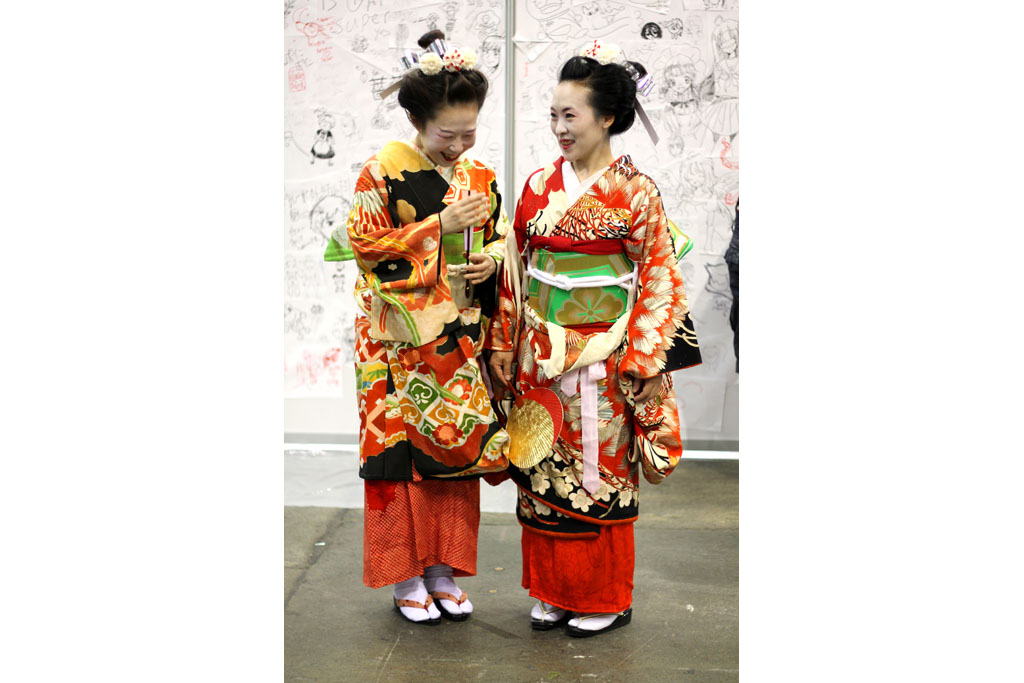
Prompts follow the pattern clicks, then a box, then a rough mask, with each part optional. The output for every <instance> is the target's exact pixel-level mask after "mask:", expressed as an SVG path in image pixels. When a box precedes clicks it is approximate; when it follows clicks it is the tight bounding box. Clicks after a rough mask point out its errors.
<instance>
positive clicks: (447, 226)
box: [441, 192, 491, 235]
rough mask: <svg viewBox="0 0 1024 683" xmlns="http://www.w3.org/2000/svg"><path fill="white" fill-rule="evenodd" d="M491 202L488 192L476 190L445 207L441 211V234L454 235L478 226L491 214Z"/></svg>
mask: <svg viewBox="0 0 1024 683" xmlns="http://www.w3.org/2000/svg"><path fill="white" fill-rule="evenodd" d="M490 207H491V202H490V200H489V199H488V197H487V195H486V194H483V193H482V192H480V193H476V192H474V193H473V194H471V195H470V196H468V197H466V198H465V199H460V200H459V201H457V202H455V203H454V204H451V205H450V206H447V207H445V209H444V211H442V212H441V234H442V235H453V234H455V233H457V232H462V231H463V230H465V229H466V228H469V227H474V228H475V227H476V226H478V225H480V224H481V223H483V222H484V221H486V220H487V218H488V217H489V216H490V213H489V212H488V209H490Z"/></svg>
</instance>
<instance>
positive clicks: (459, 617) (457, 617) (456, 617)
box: [430, 589, 472, 621]
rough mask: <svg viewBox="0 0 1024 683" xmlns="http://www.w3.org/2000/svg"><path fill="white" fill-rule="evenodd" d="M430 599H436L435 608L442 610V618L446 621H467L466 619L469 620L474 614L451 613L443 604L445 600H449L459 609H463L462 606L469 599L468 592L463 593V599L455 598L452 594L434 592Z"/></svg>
mask: <svg viewBox="0 0 1024 683" xmlns="http://www.w3.org/2000/svg"><path fill="white" fill-rule="evenodd" d="M460 590H461V589H460ZM430 597H432V598H433V599H434V606H435V607H437V609H439V610H441V616H442V617H444V618H445V619H450V620H452V621H465V620H466V619H469V615H470V614H472V612H462V611H459V612H449V611H448V609H447V608H445V606H444V602H442V601H443V600H449V601H451V602H454V603H455V604H456V605H458V606H459V607H462V604H463V603H464V602H466V601H467V600H468V598H469V596H468V595H467V594H466V591H462V597H459V598H457V597H455V596H454V595H452V594H451V593H446V592H445V591H434V592H433V593H431V594H430Z"/></svg>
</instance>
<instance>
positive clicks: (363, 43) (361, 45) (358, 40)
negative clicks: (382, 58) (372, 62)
mask: <svg viewBox="0 0 1024 683" xmlns="http://www.w3.org/2000/svg"><path fill="white" fill-rule="evenodd" d="M369 47H370V41H369V40H368V39H367V38H366V36H356V37H355V38H353V39H352V52H355V53H360V52H366V50H367V49H368V48H369Z"/></svg>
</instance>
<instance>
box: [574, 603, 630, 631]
mask: <svg viewBox="0 0 1024 683" xmlns="http://www.w3.org/2000/svg"><path fill="white" fill-rule="evenodd" d="M584 618H585V617H584ZM632 620H633V608H632V607H630V608H629V609H627V610H626V611H625V612H620V613H619V616H617V617H615V620H614V621H612V623H610V624H608V625H607V626H605V627H604V628H599V629H597V630H596V631H586V630H584V629H581V628H579V627H578V626H567V627H566V628H565V632H566V633H568V634H569V635H570V636H573V637H576V638H589V637H590V636H596V635H597V634H598V633H605V632H606V631H611V630H613V629H616V628H619V627H620V626H625V625H626V624H628V623H629V622H630V621H632Z"/></svg>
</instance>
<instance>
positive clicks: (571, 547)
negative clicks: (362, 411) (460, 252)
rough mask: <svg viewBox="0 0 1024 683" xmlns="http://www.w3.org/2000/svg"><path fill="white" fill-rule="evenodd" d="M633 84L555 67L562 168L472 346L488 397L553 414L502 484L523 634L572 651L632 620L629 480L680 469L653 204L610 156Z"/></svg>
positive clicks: (623, 163)
mask: <svg viewBox="0 0 1024 683" xmlns="http://www.w3.org/2000/svg"><path fill="white" fill-rule="evenodd" d="M645 74H646V70H645V69H644V67H643V66H641V65H640V64H638V63H636V62H625V61H624V60H623V59H622V57H621V52H619V51H618V49H617V48H615V47H614V46H601V45H598V44H596V43H595V45H594V46H593V47H591V48H590V49H588V50H586V51H585V56H578V57H574V58H572V59H570V60H569V61H568V62H566V63H565V64H564V65H563V66H562V69H561V72H560V74H559V84H558V86H557V88H556V89H555V92H554V96H553V98H552V104H551V131H552V133H554V135H555V137H556V139H557V141H558V144H559V146H560V148H561V151H562V156H561V157H560V158H558V159H557V160H555V162H554V163H552V164H549V165H548V166H546V167H544V168H541V169H539V170H537V171H536V172H534V173H533V174H532V175H531V176H530V177H529V179H528V180H527V181H526V186H525V187H524V188H523V193H522V196H521V197H520V200H519V203H518V206H517V207H516V214H515V220H514V221H513V228H514V233H515V239H514V240H513V239H512V238H511V237H510V238H509V239H508V240H507V241H506V249H507V253H506V257H505V263H504V265H503V273H502V281H501V292H500V296H499V302H498V310H497V312H496V313H495V317H494V320H493V321H492V322H491V328H490V331H489V334H488V339H487V341H486V343H485V347H486V348H489V349H491V350H492V354H491V358H490V361H489V364H490V369H491V377H492V379H494V380H495V383H496V385H497V384H499V383H500V384H503V385H504V386H505V387H507V388H509V389H511V390H512V391H513V393H514V394H516V395H521V394H523V393H524V392H526V391H528V390H533V389H536V388H545V389H548V390H550V391H552V392H554V394H555V396H557V399H558V401H560V402H561V404H562V410H563V422H562V423H561V424H560V425H556V426H555V433H556V434H557V438H556V439H555V443H554V446H553V447H552V448H551V449H550V452H548V453H547V455H546V457H544V458H543V459H542V460H540V462H539V463H537V464H536V465H534V466H532V467H522V468H521V467H515V466H511V467H509V469H508V474H509V475H510V476H511V478H512V479H513V480H514V481H515V483H516V484H517V486H518V494H519V503H518V506H517V516H518V520H519V523H520V524H521V526H522V529H523V534H522V549H523V587H524V588H527V589H528V590H529V592H530V595H531V596H533V597H535V598H537V599H538V601H539V602H538V603H537V604H536V605H535V606H534V608H533V611H532V612H531V615H530V617H531V618H530V621H531V624H532V626H533V628H535V629H539V630H547V629H550V628H553V627H554V626H556V625H559V624H562V623H564V622H568V623H567V630H568V633H569V634H570V635H573V636H592V635H596V634H598V633H602V632H604V631H608V630H611V629H613V628H618V627H620V626H623V625H625V624H628V623H629V621H630V619H631V618H632V608H631V604H632V588H633V564H634V555H633V522H634V521H635V520H636V519H637V515H638V510H639V508H638V492H639V491H638V485H639V477H638V472H639V470H641V469H642V470H643V472H644V476H645V478H646V479H647V480H648V481H649V482H651V483H658V482H660V481H661V480H662V479H664V477H665V476H666V475H667V474H668V473H670V472H671V471H672V469H673V468H674V467H675V465H676V463H677V462H678V460H679V458H680V456H681V455H682V446H681V439H680V433H679V417H678V411H677V408H676V401H675V394H674V390H673V388H672V378H671V375H670V374H669V373H671V372H672V371H673V370H678V369H680V368H685V367H690V366H692V365H696V364H698V363H700V352H699V349H698V347H697V340H696V336H695V334H694V330H693V324H692V322H691V320H690V316H689V309H688V307H687V301H686V292H685V290H684V289H683V280H682V277H681V275H680V272H679V269H678V267H677V264H676V256H675V251H674V245H673V241H672V236H671V235H670V232H669V229H668V225H667V220H666V217H665V211H664V209H663V208H662V200H661V195H660V193H659V192H658V188H657V187H656V186H655V184H654V181H653V180H651V179H650V178H649V177H647V176H646V175H644V174H642V173H641V172H640V171H638V170H637V168H636V167H635V166H634V165H633V162H632V161H631V160H630V158H629V157H628V156H620V157H618V158H614V157H613V156H612V153H611V145H610V138H611V136H613V135H617V134H619V133H622V132H624V131H626V130H627V129H629V128H630V126H631V125H632V124H633V120H634V116H635V109H634V106H635V105H636V94H637V83H636V81H637V80H640V79H642V78H643V77H644V75H645ZM648 80H650V79H649V78H648ZM641 83H643V81H642V80H641ZM514 364H517V365H518V367H517V368H516V369H513V367H514ZM511 436H512V439H513V440H515V439H517V434H515V433H513V434H512V435H511Z"/></svg>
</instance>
